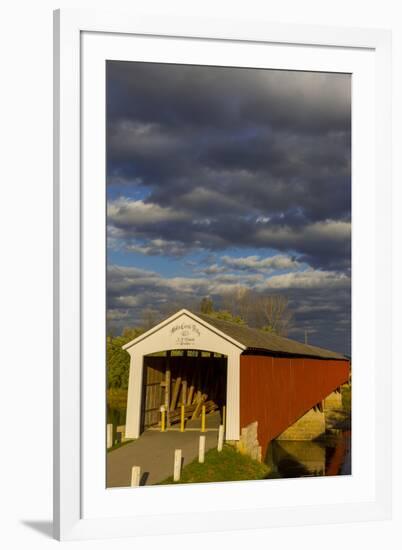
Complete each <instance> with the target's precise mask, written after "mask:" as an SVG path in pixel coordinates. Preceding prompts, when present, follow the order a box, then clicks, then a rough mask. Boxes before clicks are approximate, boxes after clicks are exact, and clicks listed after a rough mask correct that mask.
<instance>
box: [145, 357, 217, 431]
mask: <svg viewBox="0 0 402 550" xmlns="http://www.w3.org/2000/svg"><path fill="white" fill-rule="evenodd" d="M226 362H227V360H226V357H213V356H211V357H192V356H189V357H186V356H171V357H169V358H167V357H164V356H148V357H144V382H143V386H144V387H143V412H142V417H143V422H142V426H143V429H146V428H149V427H150V426H155V425H157V424H158V422H159V420H160V412H159V410H160V406H161V405H163V404H164V402H165V401H164V398H165V389H164V387H163V386H162V385H161V383H163V382H164V381H165V372H166V366H167V364H169V369H170V372H171V377H170V392H169V393H170V404H172V398H173V399H174V396H175V388H176V390H177V387H176V386H177V384H176V381H179V380H178V379H180V391H179V392H178V394H177V396H176V397H177V399H176V406H177V407H178V406H179V405H180V404H181V400H182V397H183V393H182V392H183V382H184V383H185V386H186V393H187V395H186V397H187V398H188V396H189V393H190V391H191V393H192V396H194V397H195V396H196V394H197V392H199V393H200V394H206V395H207V396H208V400H213V401H214V402H215V403H216V404H217V405H218V407H219V408H221V407H222V406H223V405H225V404H226ZM192 388H193V389H192ZM144 407H145V408H144Z"/></svg>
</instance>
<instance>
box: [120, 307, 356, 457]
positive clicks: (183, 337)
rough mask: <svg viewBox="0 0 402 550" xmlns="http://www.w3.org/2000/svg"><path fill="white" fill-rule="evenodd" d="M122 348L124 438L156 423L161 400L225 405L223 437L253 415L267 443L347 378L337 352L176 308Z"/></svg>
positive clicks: (189, 405) (192, 409)
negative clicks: (125, 360) (126, 368)
mask: <svg viewBox="0 0 402 550" xmlns="http://www.w3.org/2000/svg"><path fill="white" fill-rule="evenodd" d="M124 349H125V350H127V352H128V353H129V354H130V358H131V359H130V377H129V387H128V398H127V417H126V437H128V438H138V437H139V436H140V434H141V433H142V431H143V430H145V429H148V428H151V427H154V426H157V425H158V423H159V422H160V409H161V407H165V409H166V410H167V412H168V420H169V415H170V416H171V421H172V422H174V421H175V420H176V419H177V417H178V415H177V410H178V409H177V408H178V406H179V405H180V404H184V405H185V406H186V410H188V411H189V414H190V415H193V417H194V414H196V409H197V403H201V402H203V403H206V404H207V409H208V410H211V411H212V410H217V409H219V410H221V411H223V410H226V415H225V422H226V434H225V437H226V439H227V440H231V441H236V440H239V438H240V432H241V429H242V428H243V427H245V426H247V425H249V424H250V423H252V422H255V421H258V439H259V442H260V445H261V446H262V449H263V452H264V453H265V451H266V449H267V446H268V443H269V442H270V441H271V440H272V439H275V438H276V437H278V436H280V435H281V434H282V433H283V432H284V431H285V430H286V429H287V428H289V427H290V426H292V424H294V423H295V422H296V421H297V420H298V419H299V418H301V417H302V416H303V415H304V414H305V413H307V412H308V411H309V410H310V409H312V408H313V407H315V406H317V405H320V404H321V402H322V401H323V400H324V399H325V398H326V397H327V396H328V395H329V394H331V393H332V392H333V391H334V390H336V389H337V388H339V386H341V385H342V384H344V383H345V382H347V381H348V379H349V360H348V359H347V358H346V357H344V356H343V355H341V354H339V353H335V352H333V351H329V350H326V349H322V348H318V347H315V346H310V345H306V344H302V343H300V342H296V341H294V340H291V339H288V338H283V337H279V336H276V335H274V334H271V333H268V332H263V331H261V330H258V329H254V328H250V327H248V326H245V325H239V324H234V323H230V322H227V321H223V320H219V319H216V318H214V317H211V316H208V315H204V314H199V313H197V314H195V313H193V312H191V311H188V310H186V309H182V310H180V311H178V312H177V313H175V314H174V315H172V316H171V317H169V318H167V319H165V320H164V321H162V322H161V323H159V324H158V325H156V326H155V327H153V328H151V329H150V330H148V331H147V332H145V333H144V334H142V335H140V336H139V337H137V338H135V339H134V340H132V341H131V342H129V343H127V344H126V345H125V346H124Z"/></svg>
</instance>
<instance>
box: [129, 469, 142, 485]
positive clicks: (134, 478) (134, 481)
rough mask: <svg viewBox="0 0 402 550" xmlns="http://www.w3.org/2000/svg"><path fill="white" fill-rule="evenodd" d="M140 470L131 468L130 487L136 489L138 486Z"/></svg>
mask: <svg viewBox="0 0 402 550" xmlns="http://www.w3.org/2000/svg"><path fill="white" fill-rule="evenodd" d="M140 476H141V468H140V467H139V466H133V467H132V468H131V487H138V486H139V484H140Z"/></svg>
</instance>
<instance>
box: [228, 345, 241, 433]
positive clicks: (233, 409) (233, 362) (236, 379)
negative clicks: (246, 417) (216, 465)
mask: <svg viewBox="0 0 402 550" xmlns="http://www.w3.org/2000/svg"><path fill="white" fill-rule="evenodd" d="M226 372H227V386H226V425H225V431H226V435H225V438H226V439H227V440H233V441H237V440H238V439H239V437H240V350H238V351H236V352H231V353H229V354H228V358H227V371H226Z"/></svg>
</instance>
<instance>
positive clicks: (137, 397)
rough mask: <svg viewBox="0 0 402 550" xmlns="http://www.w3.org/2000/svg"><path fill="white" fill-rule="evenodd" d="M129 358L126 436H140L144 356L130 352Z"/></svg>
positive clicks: (130, 437) (132, 437)
mask: <svg viewBox="0 0 402 550" xmlns="http://www.w3.org/2000/svg"><path fill="white" fill-rule="evenodd" d="M130 355H131V359H130V375H129V379H128V392H127V412H126V437H128V438H129V439H137V438H138V437H140V426H141V402H142V372H143V363H144V356H143V355H142V354H141V353H136V354H134V353H132V354H130Z"/></svg>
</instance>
